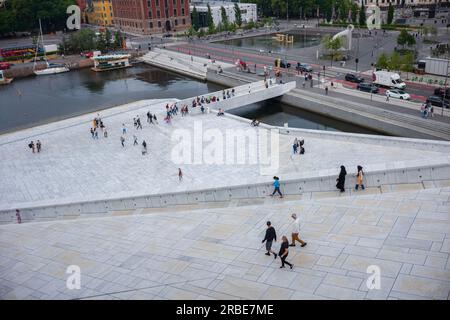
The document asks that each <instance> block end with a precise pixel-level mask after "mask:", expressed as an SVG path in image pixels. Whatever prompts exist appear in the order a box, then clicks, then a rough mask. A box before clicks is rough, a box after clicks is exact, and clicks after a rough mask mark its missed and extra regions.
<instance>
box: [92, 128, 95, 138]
mask: <svg viewBox="0 0 450 320" xmlns="http://www.w3.org/2000/svg"><path fill="white" fill-rule="evenodd" d="M91 136H92V139H95V134H94V128H91Z"/></svg>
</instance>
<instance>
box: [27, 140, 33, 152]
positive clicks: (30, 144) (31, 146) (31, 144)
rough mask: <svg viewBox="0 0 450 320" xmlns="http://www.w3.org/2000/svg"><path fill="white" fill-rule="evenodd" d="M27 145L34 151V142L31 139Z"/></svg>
mask: <svg viewBox="0 0 450 320" xmlns="http://www.w3.org/2000/svg"><path fill="white" fill-rule="evenodd" d="M28 147H30V149H31V150H32V151H33V153H34V151H35V149H34V148H35V146H34V142H33V141H31V142H30V143H29V144H28Z"/></svg>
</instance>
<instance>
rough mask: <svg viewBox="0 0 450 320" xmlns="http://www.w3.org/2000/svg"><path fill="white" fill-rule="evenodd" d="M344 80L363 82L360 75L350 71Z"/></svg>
mask: <svg viewBox="0 0 450 320" xmlns="http://www.w3.org/2000/svg"><path fill="white" fill-rule="evenodd" d="M345 81H350V82H355V83H361V82H364V79H363V78H361V77H358V76H356V75H354V74H352V73H347V74H346V75H345Z"/></svg>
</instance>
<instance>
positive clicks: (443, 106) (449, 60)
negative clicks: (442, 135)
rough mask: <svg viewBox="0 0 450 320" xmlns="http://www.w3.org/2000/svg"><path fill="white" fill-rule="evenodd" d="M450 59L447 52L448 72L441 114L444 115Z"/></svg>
mask: <svg viewBox="0 0 450 320" xmlns="http://www.w3.org/2000/svg"><path fill="white" fill-rule="evenodd" d="M449 62H450V59H449V56H448V54H447V72H446V73H445V86H444V96H443V97H442V113H441V115H442V116H444V108H445V97H446V96H447V88H448V73H449V67H450V63H449Z"/></svg>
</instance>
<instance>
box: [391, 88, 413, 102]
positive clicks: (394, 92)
mask: <svg viewBox="0 0 450 320" xmlns="http://www.w3.org/2000/svg"><path fill="white" fill-rule="evenodd" d="M386 95H387V96H388V97H390V98H397V99H400V100H409V99H411V96H410V95H409V94H408V93H406V92H405V91H403V90H398V89H391V90H386Z"/></svg>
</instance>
